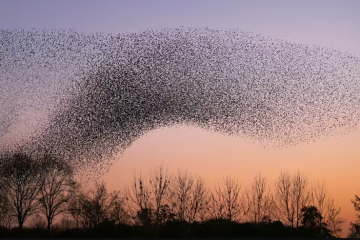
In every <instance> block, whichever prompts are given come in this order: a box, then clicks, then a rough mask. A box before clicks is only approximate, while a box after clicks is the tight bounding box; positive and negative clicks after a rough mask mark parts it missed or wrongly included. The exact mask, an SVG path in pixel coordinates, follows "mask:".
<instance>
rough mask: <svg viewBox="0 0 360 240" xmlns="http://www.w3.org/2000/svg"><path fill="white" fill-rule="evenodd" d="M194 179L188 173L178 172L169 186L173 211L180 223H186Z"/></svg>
mask: <svg viewBox="0 0 360 240" xmlns="http://www.w3.org/2000/svg"><path fill="white" fill-rule="evenodd" d="M194 181H195V179H194V177H193V176H192V175H191V174H190V173H189V172H188V171H186V172H181V171H180V170H178V173H177V175H176V176H175V177H174V180H173V181H172V184H171V192H172V201H171V202H172V206H173V211H174V213H175V215H176V217H177V219H178V220H180V221H188V219H189V217H190V216H188V213H189V211H188V210H189V208H190V201H191V194H192V191H193V187H194Z"/></svg>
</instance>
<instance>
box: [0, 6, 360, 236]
mask: <svg viewBox="0 0 360 240" xmlns="http://www.w3.org/2000/svg"><path fill="white" fill-rule="evenodd" d="M359 23H360V1H358V0H353V1H350V0H347V1H331V0H323V1H320V0H318V1H304V0H301V1H300V0H299V1H268V0H266V1H253V0H252V1H250V0H249V1H239V0H236V1H230V0H227V1H226V0H225V1H220V0H218V1H210V0H202V1H200V0H198V1H188V0H181V1H180V0H179V1H169V0H166V1H165V0H157V1H136V0H129V1H120V0H116V1H110V0H102V1H100V0H99V1H93V0H84V1H80V0H77V1H71V0H62V1H57V0H53V1H51V0H47V1H40V0H32V1H25V0H24V1H17V0H0V29H27V30H30V29H32V28H36V29H59V28H63V29H64V28H65V29H66V28H71V29H75V30H77V31H82V32H112V33H123V32H139V31H143V30H149V29H151V30H153V29H154V30H156V29H162V28H175V27H209V28H217V29H232V28H238V29H243V30H247V31H252V32H255V33H260V34H262V35H265V36H270V37H274V38H280V39H285V40H289V41H291V42H294V43H304V44H310V45H312V44H315V45H321V46H326V47H331V48H334V49H336V50H339V51H344V52H348V53H350V54H353V55H355V56H357V57H359V58H360V44H359V42H360V27H359ZM359 81H360V79H359ZM359 146H360V131H357V132H353V133H351V134H348V135H345V136H339V137H336V138H331V139H319V140H318V141H316V142H314V143H311V144H306V145H299V146H296V147H289V148H285V149H264V148H261V147H259V146H257V145H256V144H249V143H247V142H246V141H245V139H239V138H235V137H228V136H224V135H222V134H214V133H209V132H206V131H204V130H201V129H198V128H192V127H184V126H178V127H172V128H166V129H159V130H156V131H153V132H150V133H148V134H147V135H146V136H144V137H142V138H140V139H139V140H137V141H136V142H135V143H134V144H133V145H132V146H131V147H130V148H129V149H127V150H126V151H125V153H124V154H123V155H122V156H120V155H119V156H118V162H117V163H116V164H115V165H114V166H113V167H112V168H111V169H110V171H109V173H108V174H106V175H105V176H104V177H103V179H104V180H105V181H106V182H107V186H108V188H109V189H110V190H114V189H121V188H123V186H125V185H127V184H129V182H130V181H131V180H132V173H133V171H134V170H135V168H136V169H137V170H141V171H142V172H144V173H147V172H148V171H149V169H150V168H153V166H154V165H155V164H159V163H160V162H163V163H164V164H165V165H168V166H169V167H170V168H171V169H174V170H176V169H177V168H181V169H188V170H190V171H192V172H193V173H196V174H198V175H201V176H203V177H205V178H206V179H207V180H208V182H209V184H212V183H213V182H215V181H216V180H217V179H218V178H220V177H222V176H224V175H227V174H236V175H237V176H238V177H239V178H240V179H241V180H242V182H243V186H244V188H245V187H246V186H247V185H249V184H250V182H251V180H252V179H253V177H254V176H255V175H256V174H257V173H258V172H261V173H263V175H265V176H266V177H267V178H268V180H269V182H272V181H273V180H274V178H275V177H276V176H277V175H278V174H279V173H280V171H282V170H289V171H297V170H300V171H303V172H304V173H305V174H306V175H307V176H308V177H309V178H310V179H311V180H317V179H320V180H322V179H324V180H325V181H326V183H327V185H328V189H329V194H330V195H331V196H333V197H334V198H335V200H336V202H337V203H338V204H339V205H340V206H341V207H342V216H343V217H344V218H346V219H347V220H348V222H349V221H353V220H354V215H355V212H354V210H353V207H352V204H351V202H350V199H352V198H353V196H354V194H360V175H359V170H360V147H359ZM344 227H345V229H344V230H345V232H347V228H348V224H346V225H345V226H344Z"/></svg>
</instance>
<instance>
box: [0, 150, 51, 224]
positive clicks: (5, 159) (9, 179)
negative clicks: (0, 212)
mask: <svg viewBox="0 0 360 240" xmlns="http://www.w3.org/2000/svg"><path fill="white" fill-rule="evenodd" d="M43 170H44V169H42V168H41V165H40V164H39V162H38V161H36V160H35V159H33V158H32V157H30V156H28V155H26V154H23V153H14V154H6V155H3V156H1V157H0V185H1V188H0V191H1V194H0V195H1V196H3V197H4V199H5V201H7V203H8V204H9V207H10V209H11V212H12V213H13V215H14V217H15V218H16V220H17V222H18V225H19V228H20V229H22V227H23V224H24V222H25V221H26V219H27V218H28V217H29V216H31V215H32V214H34V213H35V212H36V211H38V210H39V207H40V206H41V205H40V203H39V201H38V196H39V193H40V185H41V181H42V177H43V173H44V171H43Z"/></svg>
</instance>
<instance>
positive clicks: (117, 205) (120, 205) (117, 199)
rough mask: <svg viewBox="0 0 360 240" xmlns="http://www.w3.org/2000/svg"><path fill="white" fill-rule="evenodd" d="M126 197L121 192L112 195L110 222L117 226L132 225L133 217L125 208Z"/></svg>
mask: <svg viewBox="0 0 360 240" xmlns="http://www.w3.org/2000/svg"><path fill="white" fill-rule="evenodd" d="M125 205H126V203H125V197H123V196H121V193H120V192H119V191H117V192H114V193H111V194H110V204H109V208H110V209H109V220H112V221H114V222H115V223H116V224H119V223H123V224H130V220H131V216H130V214H129V213H128V212H127V210H126V208H125Z"/></svg>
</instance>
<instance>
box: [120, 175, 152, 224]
mask: <svg viewBox="0 0 360 240" xmlns="http://www.w3.org/2000/svg"><path fill="white" fill-rule="evenodd" d="M125 191H126V192H125V194H126V198H125V199H126V203H127V208H128V211H129V213H130V215H131V216H132V218H133V220H134V221H135V223H136V222H140V223H141V224H143V225H144V224H150V223H151V221H152V216H151V209H152V204H151V202H150V196H151V195H150V194H151V192H150V190H149V188H148V185H147V184H146V182H145V180H144V179H143V177H142V175H141V173H140V174H139V176H137V175H136V173H134V177H133V181H132V184H131V187H130V188H126V190H125Z"/></svg>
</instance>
